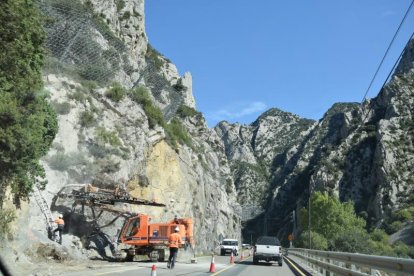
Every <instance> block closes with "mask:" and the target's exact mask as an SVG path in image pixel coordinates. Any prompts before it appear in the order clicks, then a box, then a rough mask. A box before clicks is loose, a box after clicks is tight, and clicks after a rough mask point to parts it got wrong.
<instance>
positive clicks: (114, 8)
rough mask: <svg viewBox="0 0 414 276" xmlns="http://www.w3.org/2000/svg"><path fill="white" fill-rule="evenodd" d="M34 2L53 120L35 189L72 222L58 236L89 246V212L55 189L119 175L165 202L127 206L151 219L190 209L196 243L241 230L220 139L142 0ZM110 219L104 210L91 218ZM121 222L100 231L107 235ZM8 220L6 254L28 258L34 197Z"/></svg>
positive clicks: (207, 246) (112, 181)
mask: <svg viewBox="0 0 414 276" xmlns="http://www.w3.org/2000/svg"><path fill="white" fill-rule="evenodd" d="M38 4H39V7H40V9H41V11H42V13H43V14H44V15H45V16H46V18H47V20H46V22H45V31H46V35H47V40H46V48H47V50H48V57H47V63H46V66H45V70H44V83H45V91H47V92H48V93H49V94H50V102H51V103H52V104H53V106H54V107H55V109H56V111H57V113H58V121H59V132H58V134H57V136H56V138H55V140H54V144H53V147H52V149H51V150H50V151H49V153H48V154H47V156H45V157H44V159H43V160H42V163H43V165H44V166H45V168H46V180H48V185H47V186H46V189H45V190H44V191H42V193H43V195H44V197H45V198H46V201H47V203H48V204H49V205H50V206H52V211H53V214H54V215H55V214H57V213H58V212H60V213H63V214H64V215H65V219H66V220H67V222H68V224H69V227H68V233H67V234H68V236H67V238H66V244H65V245H66V246H67V247H69V248H72V247H74V250H75V251H76V248H77V249H78V251H79V252H83V253H84V254H86V255H88V254H89V255H90V252H89V253H88V252H86V251H85V249H82V248H83V247H84V246H85V245H84V244H82V242H80V241H81V240H83V238H85V237H86V236H87V235H90V234H91V231H92V230H93V229H90V228H89V227H87V226H88V225H89V224H88V223H89V222H91V221H92V217H91V214H90V212H89V213H87V214H86V216H80V215H79V214H78V213H76V214H74V213H72V206H71V203H70V202H65V201H62V200H59V199H56V193H57V192H58V191H59V190H60V189H61V188H63V187H65V186H67V185H69V184H75V183H76V184H85V183H94V184H95V185H97V186H101V187H105V188H111V189H114V188H115V187H116V186H117V185H119V184H122V185H124V186H125V187H126V189H127V190H128V191H129V192H130V194H131V195H133V196H135V197H139V198H142V199H148V200H156V201H158V202H162V203H164V204H166V205H167V206H166V207H165V208H160V207H143V206H138V207H137V206H135V207H130V209H128V211H134V212H140V213H147V214H149V215H151V216H152V218H153V221H154V222H162V221H167V220H171V219H172V218H173V217H174V216H175V215H177V216H179V217H191V218H193V219H194V229H195V242H196V252H203V251H207V250H212V249H213V248H214V247H215V246H216V245H217V244H218V241H219V239H220V238H223V237H232V238H240V233H241V232H240V230H241V229H240V214H241V210H240V206H239V204H238V203H237V200H236V193H235V188H234V184H233V183H234V181H233V175H232V173H231V170H230V166H229V163H228V161H227V158H226V156H225V154H224V152H223V150H222V148H223V145H222V142H221V140H220V138H219V136H218V135H217V134H216V133H215V132H214V131H213V130H211V129H209V128H208V127H207V124H206V122H205V120H204V118H203V116H202V115H201V114H200V113H199V112H197V111H196V110H195V100H194V98H193V95H192V82H191V75H190V73H185V74H184V75H183V76H180V75H179V74H178V71H177V69H176V67H175V66H174V64H172V63H171V61H169V60H168V59H167V58H166V57H164V56H163V55H161V54H160V53H159V52H157V51H156V50H155V49H153V48H152V47H151V46H150V44H149V42H148V39H147V36H146V34H145V13H144V1H143V0H109V1H108V0H92V1H79V0H74V1H63V0H56V1H55V0H53V1H52V0H44V1H38ZM75 209H76V208H75ZM113 218H114V217H113V216H112V215H110V214H106V215H103V216H101V217H100V218H99V219H98V221H97V223H98V225H103V224H106V223H107V222H108V221H111V220H112V219H113ZM120 223H121V222H116V223H114V225H113V226H111V227H107V228H105V230H104V232H105V234H107V235H109V236H112V237H114V236H115V235H116V230H117V228H119V226H120ZM80 224H82V225H84V226H85V227H83V228H82V227H79V225H80ZM14 227H15V228H14V229H15V234H14V235H12V236H10V237H9V243H8V245H7V246H8V247H9V248H11V249H12V250H10V251H9V253H8V260H9V261H10V262H11V263H13V262H15V261H18V260H20V261H21V260H23V259H27V258H29V259H30V260H33V259H31V257H33V256H34V255H38V254H37V253H33V252H38V251H39V250H40V249H39V248H40V247H42V246H44V245H45V244H48V242H47V238H46V232H45V230H46V223H45V220H44V216H43V214H42V213H41V212H40V210H39V207H38V205H37V203H36V200H35V198H34V197H33V198H31V200H30V202H29V203H28V204H23V207H22V209H21V210H20V211H19V219H18V220H17V221H16V224H15V226H14ZM28 239H29V240H30V241H31V242H26V241H27V240H28ZM64 243H65V241H64ZM96 247H98V244H96ZM98 249H99V248H98ZM103 250H104V251H105V249H103ZM21 252H26V253H27V252H29V253H27V254H24V255H22V254H21ZM30 252H32V253H30ZM98 252H99V250H98ZM38 253H39V252H38ZM66 253H67V252H66ZM71 254H72V253H71ZM75 255H76V254H72V256H75ZM79 256H80V255H79ZM80 258H81V257H80ZM10 262H9V263H10Z"/></svg>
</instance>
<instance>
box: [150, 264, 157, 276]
mask: <svg viewBox="0 0 414 276" xmlns="http://www.w3.org/2000/svg"><path fill="white" fill-rule="evenodd" d="M151 276H157V268H156V267H155V265H152V268H151Z"/></svg>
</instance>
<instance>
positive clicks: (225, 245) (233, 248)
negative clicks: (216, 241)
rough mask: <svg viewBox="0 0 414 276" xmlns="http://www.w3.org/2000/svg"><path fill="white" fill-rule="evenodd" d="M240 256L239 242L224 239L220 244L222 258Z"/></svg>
mask: <svg viewBox="0 0 414 276" xmlns="http://www.w3.org/2000/svg"><path fill="white" fill-rule="evenodd" d="M231 252H233V255H234V256H237V255H239V241H238V240H236V239H224V240H223V241H222V242H221V244H220V256H224V255H226V254H231Z"/></svg>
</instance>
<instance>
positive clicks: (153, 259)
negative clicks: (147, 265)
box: [149, 250, 159, 262]
mask: <svg viewBox="0 0 414 276" xmlns="http://www.w3.org/2000/svg"><path fill="white" fill-rule="evenodd" d="M158 257H159V255H158V251H156V250H154V251H152V252H151V253H150V254H149V258H150V260H151V262H157V261H158Z"/></svg>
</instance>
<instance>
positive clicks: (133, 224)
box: [126, 217, 139, 237]
mask: <svg viewBox="0 0 414 276" xmlns="http://www.w3.org/2000/svg"><path fill="white" fill-rule="evenodd" d="M138 230H139V217H137V218H135V219H133V220H131V221H130V223H129V225H128V229H127V231H126V236H127V237H131V236H133V235H135V234H136V233H138Z"/></svg>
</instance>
